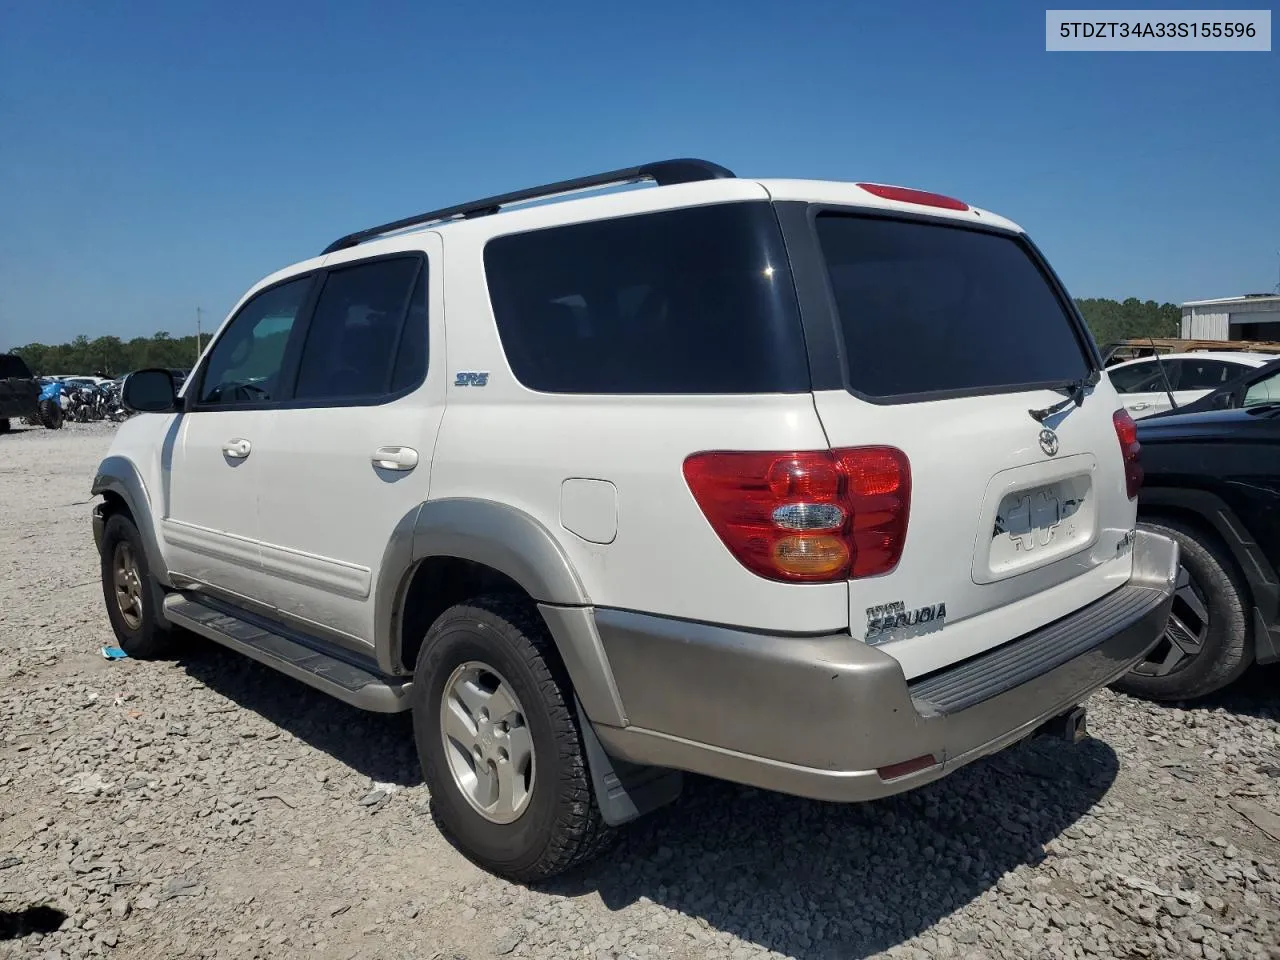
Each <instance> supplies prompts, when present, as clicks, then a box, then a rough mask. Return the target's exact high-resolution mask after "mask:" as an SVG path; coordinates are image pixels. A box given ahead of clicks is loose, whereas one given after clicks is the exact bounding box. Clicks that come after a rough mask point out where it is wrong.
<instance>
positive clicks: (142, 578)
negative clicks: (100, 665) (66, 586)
mask: <svg viewBox="0 0 1280 960" xmlns="http://www.w3.org/2000/svg"><path fill="white" fill-rule="evenodd" d="M160 589H161V588H160V585H159V584H158V583H156V581H155V580H154V579H153V578H152V577H151V570H150V568H149V567H148V566H147V554H146V551H145V550H144V549H143V545H142V536H141V534H139V533H138V528H137V527H136V526H135V525H134V523H133V521H132V520H131V519H130V518H129V517H127V516H125V515H124V514H122V513H115V514H112V515H111V516H110V517H108V518H107V523H106V526H105V527H104V528H103V531H102V596H103V599H104V600H105V601H106V604H107V618H108V619H109V620H110V621H111V628H112V630H114V631H115V635H116V642H117V643H119V644H120V649H121V650H123V651H124V652H125V653H127V654H128V655H129V656H131V657H138V658H140V659H146V658H149V657H157V656H160V655H161V654H163V653H164V652H165V650H166V648H167V647H168V645H169V638H170V629H169V624H168V623H167V622H165V621H164V620H162V619H161V618H160V616H159V615H158V614H157V612H156V611H157V610H159V608H160V600H161V599H162V598H161V597H160V596H159V595H158V594H159V591H160Z"/></svg>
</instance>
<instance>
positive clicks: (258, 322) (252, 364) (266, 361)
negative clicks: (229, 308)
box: [199, 276, 311, 406]
mask: <svg viewBox="0 0 1280 960" xmlns="http://www.w3.org/2000/svg"><path fill="white" fill-rule="evenodd" d="M310 286H311V277H310V276H305V277H298V278H297V279H296V280H290V281H288V282H287V283H282V284H279V285H278V286H274V287H271V288H270V289H268V290H264V291H263V292H262V293H259V294H258V295H257V296H255V297H254V298H253V299H251V300H250V301H249V302H248V303H246V304H245V305H244V306H243V307H241V309H240V312H239V313H237V314H236V315H235V317H234V318H233V319H232V321H231V323H229V324H228V325H227V328H226V330H224V331H223V333H222V336H220V337H219V338H218V342H217V343H216V344H214V347H213V350H212V351H211V352H210V354H209V360H208V362H207V363H206V364H205V372H204V379H203V382H202V383H201V387H200V398H199V400H200V403H202V404H209V405H213V406H220V405H223V404H235V403H264V402H266V401H269V400H274V399H278V388H279V379H280V370H281V367H282V366H283V364H284V351H285V346H286V345H287V344H288V342H289V334H290V333H291V332H292V331H293V324H294V321H295V320H296V319H297V316H298V310H299V309H300V308H301V307H302V302H303V300H305V299H306V296H307V291H308V289H309V288H310Z"/></svg>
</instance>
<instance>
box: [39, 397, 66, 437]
mask: <svg viewBox="0 0 1280 960" xmlns="http://www.w3.org/2000/svg"><path fill="white" fill-rule="evenodd" d="M40 422H41V423H42V424H44V427H45V429H46V430H61V429H62V404H60V403H58V401H57V400H41V401H40Z"/></svg>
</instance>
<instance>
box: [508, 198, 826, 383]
mask: <svg viewBox="0 0 1280 960" xmlns="http://www.w3.org/2000/svg"><path fill="white" fill-rule="evenodd" d="M484 262H485V271H486V274H487V276H488V283H489V294H490V297H491V299H492V302H493V311H494V317H495V319H496V321H497V326H498V334H499V336H500V337H501V339H502V347H503V350H504V351H505V352H506V356H507V362H508V363H509V364H510V365H511V369H512V372H513V373H514V374H515V376H516V379H517V380H519V381H520V382H521V383H522V384H524V385H525V386H526V387H529V388H530V389H532V390H539V391H544V392H547V393H593V394H627V393H629V394H653V393H673V394H690V393H695V394H696V393H703V394H705V393H796V392H802V391H806V390H808V389H809V374H808V365H807V359H806V356H805V352H804V339H803V336H802V334H801V330H800V319H799V313H798V311H797V308H796V302H795V291H794V288H793V287H792V283H791V277H790V273H789V271H788V267H787V259H786V254H785V251H784V249H783V245H782V235H781V231H780V229H779V227H778V223H777V218H776V217H775V216H774V213H773V210H772V208H771V207H770V205H769V204H768V203H765V202H760V203H754V202H753V203H734V204H719V205H715V206H708V207H692V208H686V209H681V210H670V211H664V212H661V213H651V214H643V215H639V216H633V217H623V218H618V219H612V220H601V221H596V222H592V223H578V224H572V225H569V226H563V227H553V228H550V229H546V230H538V231H534V232H531V233H522V234H513V235H510V236H505V237H498V238H496V239H494V240H491V241H490V242H489V243H488V245H487V246H486V247H485V253H484Z"/></svg>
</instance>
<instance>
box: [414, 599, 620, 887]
mask: <svg viewBox="0 0 1280 960" xmlns="http://www.w3.org/2000/svg"><path fill="white" fill-rule="evenodd" d="M477 665H480V666H477ZM482 667H483V668H488V670H489V671H490V673H489V674H488V675H487V677H488V679H487V680H484V682H483V683H479V688H481V689H483V687H484V686H485V685H486V684H491V683H492V680H493V678H496V679H497V680H498V681H500V684H499V686H500V688H501V685H505V686H506V687H507V688H509V691H510V692H512V693H514V698H515V701H516V704H517V706H518V707H519V712H511V713H508V714H504V716H506V717H508V718H514V719H511V727H510V732H507V733H499V734H495V735H494V736H491V737H490V741H491V742H492V741H494V740H495V739H496V740H497V742H499V743H501V742H507V743H509V744H511V745H512V747H513V749H512V752H511V757H512V759H514V758H515V757H516V755H517V750H516V749H515V746H516V739H515V737H514V736H513V735H512V734H513V733H514V731H515V730H519V729H522V728H523V730H524V731H525V739H527V740H528V741H529V742H531V744H532V755H531V757H530V761H529V766H528V768H527V792H526V794H525V797H526V799H525V800H524V806H523V809H518V808H517V805H516V804H510V805H508V807H507V808H506V811H505V813H506V816H508V817H513V819H509V820H508V821H507V822H495V820H494V818H493V816H490V815H486V814H484V813H482V812H481V811H480V808H479V807H478V806H477V805H476V804H475V803H474V802H473V800H472V799H471V798H470V797H469V796H468V794H467V793H465V792H464V787H463V786H462V785H461V783H460V780H459V778H458V777H456V776H455V774H454V769H455V768H456V767H457V766H460V767H461V769H463V770H464V771H465V770H466V767H465V765H463V764H464V761H463V759H462V758H467V759H466V760H465V764H471V766H472V767H484V768H486V769H490V770H494V771H496V770H497V766H496V763H495V764H494V765H490V763H489V762H488V761H486V762H484V763H483V764H482V763H478V762H476V761H475V759H474V757H473V756H472V755H471V754H470V753H468V752H464V751H462V750H461V749H460V748H459V747H458V746H457V743H458V741H453V744H454V745H453V746H450V747H449V748H446V746H445V737H444V736H443V733H442V731H443V730H444V728H445V724H444V722H443V708H444V707H445V706H446V705H448V704H450V703H456V702H459V701H456V699H455V698H450V699H448V700H447V699H446V688H448V689H449V690H454V689H459V688H460V686H465V684H462V685H455V684H453V683H452V681H453V680H454V679H455V678H457V677H458V676H459V673H460V672H462V674H464V675H465V674H466V672H467V671H475V670H479V672H480V674H481V675H484V670H483V669H482ZM473 689H475V687H473ZM500 692H501V689H499V690H498V691H497V692H495V694H494V696H495V698H496V697H497V696H498V694H499V693H500ZM412 696H413V730H414V739H415V741H416V743H417V748H418V757H419V759H420V760H421V762H422V770H423V775H424V777H425V779H426V782H427V788H428V789H429V790H430V793H431V806H432V813H433V814H434V815H435V818H436V822H437V823H438V824H439V826H440V827H441V829H442V830H443V831H444V832H445V834H446V835H447V836H448V837H449V838H450V839H451V840H452V841H453V842H454V843H455V845H456V846H457V847H458V848H459V850H460V851H461V852H462V853H463V854H464V855H465V856H467V857H468V858H469V859H471V860H472V861H474V862H475V863H477V864H478V865H480V866H481V867H483V868H484V869H486V870H489V871H490V872H492V873H495V874H498V875H499V876H502V877H506V878H508V879H510V880H514V881H517V882H522V883H528V882H531V881H536V880H544V879H547V878H548V877H552V876H555V875H557V874H560V873H563V872H565V871H566V870H569V869H571V868H572V867H575V866H577V865H579V864H581V863H584V862H586V861H587V860H589V859H590V858H592V857H593V856H595V855H596V854H598V853H599V852H600V851H601V850H602V849H603V848H604V847H605V846H606V845H607V844H608V842H609V840H610V839H611V837H612V832H611V831H610V829H609V828H608V827H607V826H606V825H605V823H604V820H603V819H602V818H601V816H600V810H599V808H598V806H597V804H596V798H595V793H594V791H593V790H592V786H591V777H590V774H589V772H588V770H587V760H586V752H585V750H584V748H583V743H582V734H581V731H580V730H579V727H578V718H577V714H576V711H575V708H574V698H573V692H572V688H571V686H570V683H569V678H568V675H567V673H566V672H565V669H564V666H563V665H562V664H561V662H560V658H559V656H558V654H557V653H556V651H555V647H554V644H553V642H552V640H551V637H550V635H549V634H548V633H547V629H546V625H545V624H544V623H543V621H542V618H541V616H539V614H538V612H537V610H536V609H535V608H534V607H533V606H532V605H531V604H530V603H529V602H528V601H525V600H522V599H519V598H510V597H505V596H486V597H480V598H476V599H473V600H470V601H468V602H466V603H464V604H460V605H458V606H455V607H450V608H449V609H448V610H446V611H445V612H444V613H443V614H442V615H441V616H440V618H439V619H438V620H436V622H435V623H434V624H432V626H431V629H430V630H429V631H428V632H427V636H426V640H425V642H424V643H423V645H422V651H421V652H420V654H419V656H418V662H417V666H416V669H415V670H414V675H413V693H412ZM489 702H498V701H497V699H495V700H494V701H489ZM507 702H509V701H507ZM468 716H469V717H470V714H468ZM476 716H480V713H479V712H478V711H477V712H476ZM466 722H468V723H471V725H472V726H474V727H475V729H477V730H479V729H480V722H479V721H476V722H472V720H468V721H466ZM483 722H485V723H491V722H492V718H490V720H488V721H483ZM507 726H508V725H507V724H506V723H498V724H495V725H493V726H491V727H490V729H491V730H497V729H498V728H503V729H504V730H506V729H507ZM454 729H456V727H454ZM468 729H470V728H468ZM504 737H505V738H508V739H506V740H505V741H504V740H503V739H502V738H504ZM476 742H477V746H476V747H475V749H477V750H483V749H485V748H484V747H483V746H482V745H480V744H479V741H478V740H477V741H476ZM447 750H448V752H446V751H447ZM497 752H498V753H502V752H503V751H501V749H498V751H497ZM499 762H505V761H501V760H500V761H499ZM451 763H453V764H455V765H456V766H451ZM510 769H512V770H514V768H510ZM509 779H510V780H512V781H513V782H516V783H524V782H525V779H526V778H522V777H520V776H519V775H518V773H517V772H512V773H510V777H509ZM477 780H478V778H477ZM499 780H500V778H497V777H495V779H494V780H493V781H492V782H495V783H496V782H499ZM497 809H498V805H495V807H494V810H497ZM495 815H496V814H495Z"/></svg>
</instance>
